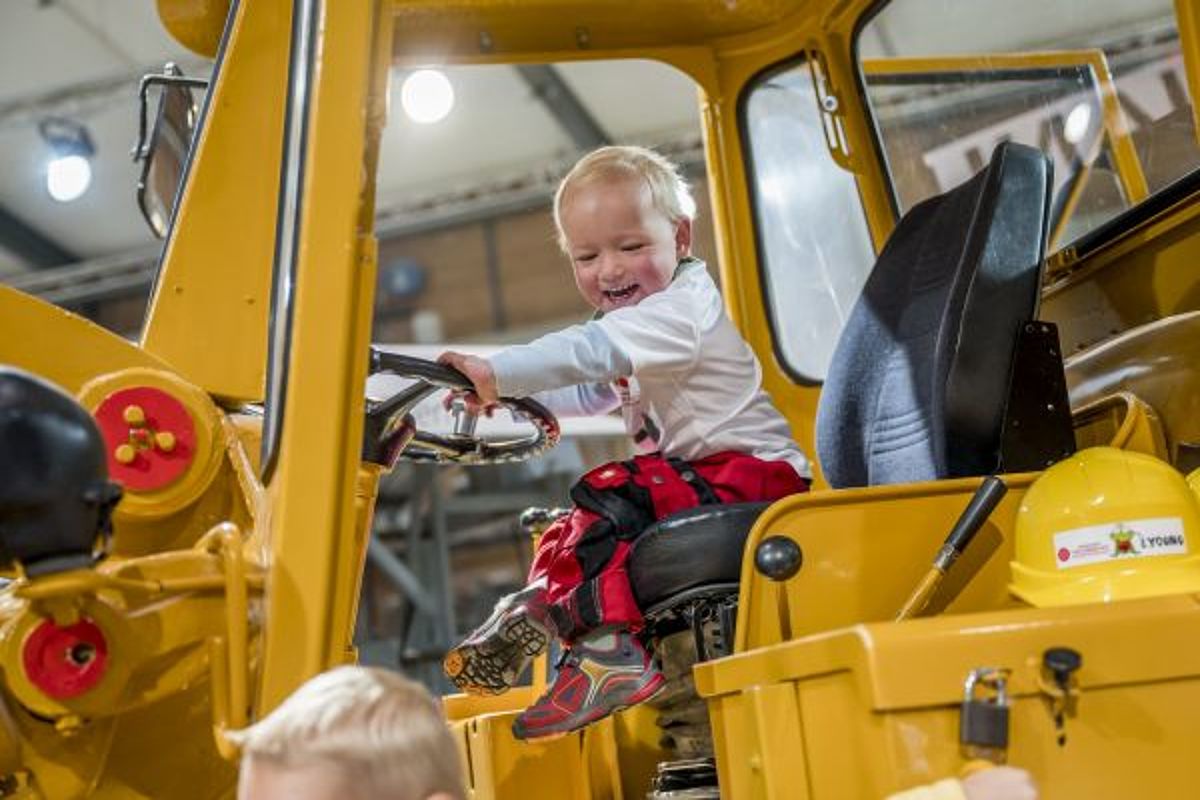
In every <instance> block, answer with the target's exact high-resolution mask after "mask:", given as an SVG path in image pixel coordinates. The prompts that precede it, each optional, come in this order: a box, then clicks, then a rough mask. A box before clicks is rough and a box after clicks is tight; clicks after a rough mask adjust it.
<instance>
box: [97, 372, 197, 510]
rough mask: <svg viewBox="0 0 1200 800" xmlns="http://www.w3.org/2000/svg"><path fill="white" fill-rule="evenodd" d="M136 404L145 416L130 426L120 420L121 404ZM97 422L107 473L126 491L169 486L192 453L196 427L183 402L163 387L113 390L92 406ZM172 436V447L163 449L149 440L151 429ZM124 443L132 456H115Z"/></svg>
mask: <svg viewBox="0 0 1200 800" xmlns="http://www.w3.org/2000/svg"><path fill="white" fill-rule="evenodd" d="M129 406H137V407H139V408H141V409H142V411H143V412H144V413H145V417H146V421H145V423H144V424H142V425H138V426H133V425H130V424H129V423H128V422H126V421H125V409H126V408H128V407H129ZM95 416H96V423H97V424H98V425H99V426H100V432H101V433H102V434H103V435H104V442H105V446H106V447H107V449H108V473H109V475H110V476H111V477H112V479H113V480H115V481H117V482H118V483H120V484H121V485H122V486H124V487H125V488H126V489H129V490H131V491H135V492H136V491H141V492H150V491H154V490H156V489H162V488H164V487H167V486H170V485H171V484H172V483H174V482H175V481H177V480H179V478H180V477H181V476H182V475H183V473H185V472H187V468H188V467H189V466H190V465H191V463H192V461H193V459H194V458H195V456H196V426H195V423H193V422H192V415H191V414H189V413H188V410H187V408H186V407H185V406H184V405H183V403H181V402H179V401H178V400H177V399H175V397H173V396H172V395H171V394H169V393H167V392H164V391H163V390H162V389H155V388H153V387H151V386H136V387H133V388H131V389H121V390H119V391H116V392H113V393H112V394H110V395H109V396H108V397H106V398H104V401H103V402H102V403H100V407H99V408H97V409H96V414H95ZM162 432H168V433H171V434H174V436H175V446H174V447H173V448H172V449H171V451H170V452H165V451H164V450H162V449H161V448H159V447H157V446H156V445H155V444H154V434H156V433H162ZM123 444H128V445H131V446H132V447H133V449H134V453H135V455H134V457H133V460H132V461H130V462H129V463H127V464H123V463H121V462H120V461H117V458H116V450H117V448H118V447H119V446H120V445H123Z"/></svg>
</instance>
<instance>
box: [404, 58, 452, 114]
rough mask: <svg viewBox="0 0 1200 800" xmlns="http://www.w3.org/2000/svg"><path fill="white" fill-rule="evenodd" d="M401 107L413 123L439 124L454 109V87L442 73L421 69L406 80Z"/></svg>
mask: <svg viewBox="0 0 1200 800" xmlns="http://www.w3.org/2000/svg"><path fill="white" fill-rule="evenodd" d="M400 105H401V106H403V107H404V113H406V114H408V116H409V119H411V120H412V121H413V122H421V123H426V124H428V123H431V122H437V121H438V120H440V119H443V118H444V117H445V116H446V115H447V114H449V113H450V109H451V108H453V107H454V87H453V86H451V85H450V79H449V78H447V77H446V76H445V75H444V74H443V73H441V72H440V71H438V70H436V69H419V70H417V71H415V72H413V73H411V74H410V75H409V76H408V77H407V78H405V79H404V83H403V85H401V87H400Z"/></svg>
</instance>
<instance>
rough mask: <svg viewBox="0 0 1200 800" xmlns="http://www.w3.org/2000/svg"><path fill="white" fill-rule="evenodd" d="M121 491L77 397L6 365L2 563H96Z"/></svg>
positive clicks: (44, 569) (0, 374) (0, 478)
mask: <svg viewBox="0 0 1200 800" xmlns="http://www.w3.org/2000/svg"><path fill="white" fill-rule="evenodd" d="M120 497H121V490H120V487H118V486H117V485H116V484H114V483H112V482H110V481H109V480H108V462H107V458H106V456H105V449H104V439H103V438H101V436H100V431H99V430H98V429H97V428H96V423H95V422H94V421H93V420H92V417H91V415H90V414H88V412H87V411H85V410H84V409H83V408H82V407H81V406H80V405H79V404H78V403H76V402H75V399H74V398H73V397H71V396H70V395H68V394H67V393H66V392H64V391H62V390H61V389H59V388H58V387H57V386H54V385H52V384H50V383H48V382H46V381H44V380H41V379H40V378H36V377H34V376H33V375H30V374H29V373H27V372H24V371H22V370H19V369H14V368H12V367H6V366H2V365H0V563H3V564H5V565H8V564H11V563H12V562H13V561H16V562H19V563H21V564H22V565H23V566H24V568H25V572H26V574H28V575H37V574H43V573H48V572H56V571H59V570H66V569H74V568H78V567H86V566H89V565H90V564H91V563H92V562H93V560H94V558H95V557H96V556H97V555H98V553H97V549H96V548H97V544H98V538H99V537H103V540H105V541H106V539H107V534H108V532H109V531H110V527H109V526H110V514H111V511H112V508H113V506H114V505H115V504H116V502H117V500H118V499H119V498H120Z"/></svg>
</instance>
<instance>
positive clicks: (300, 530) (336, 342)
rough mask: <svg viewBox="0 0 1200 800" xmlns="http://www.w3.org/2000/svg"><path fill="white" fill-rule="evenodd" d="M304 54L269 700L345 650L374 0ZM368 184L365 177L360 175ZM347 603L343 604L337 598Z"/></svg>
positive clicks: (356, 6) (367, 292)
mask: <svg viewBox="0 0 1200 800" xmlns="http://www.w3.org/2000/svg"><path fill="white" fill-rule="evenodd" d="M322 8H323V16H322V18H321V19H320V20H319V21H318V24H317V32H316V42H315V45H314V52H315V53H316V55H317V58H318V61H317V64H316V68H315V70H314V74H313V85H312V91H313V106H312V109H311V117H310V119H309V130H308V142H307V154H306V155H307V158H308V166H307V168H306V170H305V174H304V200H303V206H302V220H301V229H300V231H301V232H300V240H301V241H300V248H299V265H298V269H297V274H296V281H295V293H294V297H293V329H292V338H291V350H290V353H289V357H288V359H287V361H286V369H287V385H288V391H287V401H286V407H285V409H284V417H283V425H282V433H281V439H280V449H279V465H278V468H277V471H276V473H275V475H274V477H273V479H272V482H271V485H270V486H269V487H268V497H269V500H270V502H272V504H273V507H274V513H273V516H272V518H271V521H270V522H271V565H270V572H269V574H268V584H267V585H268V597H267V618H268V628H267V633H266V642H265V653H264V668H263V677H262V687H261V688H262V691H261V693H260V694H259V696H258V702H257V708H258V709H259V710H260V711H261V710H266V709H269V708H271V707H273V706H274V705H276V704H277V703H279V702H280V701H281V700H282V699H283V698H284V697H285V696H287V694H288V693H289V692H290V691H291V690H292V689H294V688H295V687H296V686H297V685H298V684H299V683H300V682H302V681H303V680H304V679H305V678H307V677H309V676H310V675H313V674H315V673H317V672H319V671H321V670H322V669H324V668H326V667H328V666H331V665H333V664H337V663H341V662H343V661H345V660H346V659H347V658H349V657H350V651H349V646H350V637H351V635H352V632H353V629H352V625H348V624H347V621H348V620H349V621H352V620H353V616H354V615H353V613H352V611H351V612H350V613H347V611H348V610H350V609H353V607H354V604H355V603H356V602H357V598H355V597H353V596H351V595H352V593H353V590H354V586H355V585H357V580H355V581H354V582H353V583H351V584H350V585H342V584H341V583H339V579H340V580H345V579H346V576H347V575H348V574H349V573H350V571H351V570H350V569H349V568H348V565H349V564H361V562H362V558H363V555H362V547H363V546H365V544H364V543H365V537H364V535H363V533H362V532H361V531H356V529H355V525H356V519H359V518H358V517H357V515H356V509H355V503H354V501H353V497H354V483H355V480H356V473H357V467H358V464H359V460H360V458H361V448H362V415H363V407H364V399H363V386H364V383H365V380H366V368H367V348H368V344H369V336H368V333H369V324H370V318H371V308H372V300H373V289H374V284H375V281H374V274H375V272H374V271H375V263H374V254H375V248H374V244H373V240H372V238H371V236H370V234H369V233H368V232H367V230H364V227H363V220H364V219H370V217H371V212H370V211H369V210H364V208H363V205H364V204H366V203H368V202H369V198H370V193H369V190H366V189H365V186H364V180H363V175H364V163H363V160H364V153H366V152H369V148H368V146H367V135H368V134H367V131H368V119H369V118H370V117H371V114H372V111H371V110H372V109H373V108H374V107H375V105H374V103H375V101H374V100H373V99H372V98H371V97H370V95H369V91H368V89H369V87H370V86H371V83H370V81H369V78H370V74H371V73H370V69H369V68H370V67H371V66H373V65H375V64H376V63H377V62H376V60H375V57H374V53H375V47H376V46H378V45H379V43H380V40H381V39H382V38H383V37H382V36H376V35H375V34H374V33H373V28H372V24H373V22H374V20H375V19H376V12H377V11H378V8H377V6H376V4H373V3H325V4H323V5H322ZM368 183H370V181H368ZM345 604H349V605H348V606H347V605H345Z"/></svg>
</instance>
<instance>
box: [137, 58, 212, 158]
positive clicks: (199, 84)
mask: <svg viewBox="0 0 1200 800" xmlns="http://www.w3.org/2000/svg"><path fill="white" fill-rule="evenodd" d="M151 86H186V87H187V88H189V89H204V90H205V91H207V90H208V80H207V79H205V78H189V77H187V76H185V75H184V74H183V73H182V72H180V71H179V67H177V66H175V65H174V64H172V63H168V64H167V65H166V66H165V67H164V68H163V72H162V73H161V74H158V75H143V76H142V80H141V81H140V82H139V83H138V103H139V111H138V138H137V144H135V145H134V146H133V160H134V161H135V162H136V161H142V160H143V159H145V158H146V156H148V155H149V153H148V152H146V151H147V150H148V148H149V144H150V143H149V142H148V141H147V136H146V127H147V126H146V109H147V107H148V106H149V102H148V97H147V93H148V92H149V91H150V87H151Z"/></svg>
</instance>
